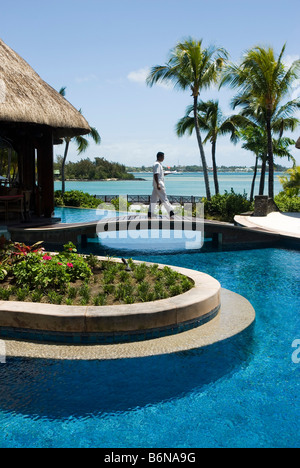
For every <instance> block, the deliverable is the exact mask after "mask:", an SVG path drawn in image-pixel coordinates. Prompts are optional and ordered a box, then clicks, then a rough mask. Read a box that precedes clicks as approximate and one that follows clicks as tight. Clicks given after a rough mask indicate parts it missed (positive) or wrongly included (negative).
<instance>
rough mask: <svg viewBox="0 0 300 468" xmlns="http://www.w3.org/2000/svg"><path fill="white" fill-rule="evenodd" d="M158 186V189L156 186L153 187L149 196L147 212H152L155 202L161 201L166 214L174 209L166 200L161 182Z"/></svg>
mask: <svg viewBox="0 0 300 468" xmlns="http://www.w3.org/2000/svg"><path fill="white" fill-rule="evenodd" d="M160 187H161V188H160V190H158V188H157V187H156V186H154V187H153V192H152V195H151V198H150V206H149V213H151V214H153V213H154V211H155V207H156V205H157V203H158V202H159V201H161V203H162V204H163V206H164V207H165V209H166V210H167V212H168V214H170V212H171V211H174V209H173V207H172V205H171V203H170V202H169V200H168V197H167V194H166V189H165V186H164V185H163V184H160Z"/></svg>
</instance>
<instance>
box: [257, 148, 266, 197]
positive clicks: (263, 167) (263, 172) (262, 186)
mask: <svg viewBox="0 0 300 468" xmlns="http://www.w3.org/2000/svg"><path fill="white" fill-rule="evenodd" d="M267 158H268V156H267V155H263V156H262V163H261V174H260V183H259V195H263V194H264V190H265V178H266V166H267Z"/></svg>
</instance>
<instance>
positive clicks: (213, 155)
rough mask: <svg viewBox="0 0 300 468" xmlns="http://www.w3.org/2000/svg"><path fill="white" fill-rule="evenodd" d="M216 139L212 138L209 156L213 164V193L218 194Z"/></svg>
mask: <svg viewBox="0 0 300 468" xmlns="http://www.w3.org/2000/svg"><path fill="white" fill-rule="evenodd" d="M216 146H217V143H216V140H215V139H214V140H213V142H212V146H211V157H212V164H213V173H214V184H215V194H216V195H219V193H220V189H219V181H218V169H217V162H216Z"/></svg>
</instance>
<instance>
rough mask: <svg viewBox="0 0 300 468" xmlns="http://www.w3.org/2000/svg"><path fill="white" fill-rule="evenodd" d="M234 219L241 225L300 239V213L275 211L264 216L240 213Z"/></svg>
mask: <svg viewBox="0 0 300 468" xmlns="http://www.w3.org/2000/svg"><path fill="white" fill-rule="evenodd" d="M234 220H235V222H236V223H237V224H239V225H240V226H244V227H249V228H257V229H262V230H264V231H268V232H273V233H274V234H279V235H281V236H288V237H294V238H296V239H300V213H277V212H274V213H270V214H268V216H262V217H255V216H243V215H239V216H235V218H234Z"/></svg>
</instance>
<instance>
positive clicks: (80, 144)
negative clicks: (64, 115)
mask: <svg viewBox="0 0 300 468" xmlns="http://www.w3.org/2000/svg"><path fill="white" fill-rule="evenodd" d="M59 94H60V95H61V96H63V97H65V95H66V88H65V87H64V88H61V89H60V90H59ZM79 112H80V113H81V109H80V110H79ZM90 128H91V132H90V133H89V135H88V136H90V137H91V138H92V139H93V140H94V142H95V143H96V144H97V145H100V143H101V137H100V135H99V133H98V131H97V130H96V128H95V127H90ZM71 140H74V141H75V143H76V145H77V152H78V154H81V153H84V152H85V151H86V150H87V148H88V146H89V142H88V140H87V139H86V138H84V137H83V136H81V135H78V136H75V137H74V138H71V137H64V141H65V151H64V156H63V159H62V164H61V192H62V196H63V195H64V193H65V166H66V160H67V156H68V151H69V146H70V142H71Z"/></svg>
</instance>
